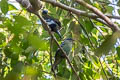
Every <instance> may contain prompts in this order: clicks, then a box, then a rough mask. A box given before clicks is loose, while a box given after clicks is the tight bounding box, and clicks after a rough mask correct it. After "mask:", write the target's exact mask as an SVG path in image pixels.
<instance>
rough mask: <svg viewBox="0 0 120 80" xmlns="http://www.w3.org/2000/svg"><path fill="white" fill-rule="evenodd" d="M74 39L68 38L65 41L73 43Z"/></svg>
mask: <svg viewBox="0 0 120 80" xmlns="http://www.w3.org/2000/svg"><path fill="white" fill-rule="evenodd" d="M73 41H74V40H73V39H72V38H67V39H65V40H64V43H65V44H73Z"/></svg>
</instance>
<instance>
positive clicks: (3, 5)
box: [0, 0, 8, 14]
mask: <svg viewBox="0 0 120 80" xmlns="http://www.w3.org/2000/svg"><path fill="white" fill-rule="evenodd" d="M0 7H1V10H2V12H3V13H4V14H6V13H7V12H8V2H7V0H1V3H0Z"/></svg>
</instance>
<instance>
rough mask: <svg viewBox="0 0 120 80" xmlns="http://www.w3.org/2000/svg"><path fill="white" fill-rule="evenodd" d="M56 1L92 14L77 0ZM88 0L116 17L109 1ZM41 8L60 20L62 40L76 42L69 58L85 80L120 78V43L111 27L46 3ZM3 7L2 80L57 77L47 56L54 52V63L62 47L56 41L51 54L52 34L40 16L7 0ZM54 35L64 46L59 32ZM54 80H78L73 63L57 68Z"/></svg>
mask: <svg viewBox="0 0 120 80" xmlns="http://www.w3.org/2000/svg"><path fill="white" fill-rule="evenodd" d="M57 1H59V2H61V3H63V4H65V5H69V6H71V7H74V8H76V9H80V10H84V11H87V12H88V13H89V12H90V11H89V10H88V9H86V8H85V7H83V6H81V5H79V4H77V3H76V2H75V1H74V0H57ZM85 1H86V2H88V3H89V4H91V5H92V6H94V7H96V8H98V9H99V10H100V11H101V12H103V13H104V14H108V13H109V14H112V11H113V9H114V7H113V6H110V4H112V3H110V1H108V0H85ZM119 3H120V1H118V4H115V5H114V6H117V5H119ZM43 6H44V7H45V9H47V10H48V11H49V15H51V16H53V17H55V18H57V19H59V20H60V21H61V23H62V27H63V28H62V29H61V33H62V35H63V38H64V39H65V38H67V37H72V38H73V39H74V40H75V43H74V47H73V49H72V53H71V54H70V55H69V56H68V57H69V59H70V61H71V64H72V65H73V66H74V68H75V70H76V71H77V73H78V74H79V76H80V78H81V80H97V79H98V80H99V79H103V80H107V79H109V80H119V79H120V66H119V64H120V45H117V44H116V45H115V43H116V41H117V38H118V37H116V36H118V35H119V34H118V33H115V34H113V35H112V31H111V29H109V28H108V27H107V26H106V25H104V24H102V23H100V22H99V21H96V20H94V19H91V18H88V17H84V16H76V15H74V14H71V13H70V12H68V11H65V10H64V9H60V8H58V7H55V6H53V5H51V4H48V3H43ZM0 8H1V12H0V22H1V24H0V80H53V79H55V78H54V74H53V73H52V72H51V64H50V55H49V53H50V52H52V56H53V57H52V60H53V61H54V55H55V52H56V50H57V48H58V47H57V45H56V43H55V42H53V45H52V51H51V50H50V49H51V47H50V35H49V34H48V32H47V31H45V30H44V29H43V27H42V25H41V22H40V21H39V18H37V16H35V15H33V14H30V13H28V12H27V11H26V10H25V9H24V8H22V7H21V8H22V10H20V9H17V8H16V7H15V5H13V4H10V3H9V1H7V0H1V2H0ZM118 11H119V10H118ZM40 12H41V11H40ZM116 24H118V25H120V24H119V23H117V22H116ZM55 37H56V38H57V40H58V42H59V43H61V40H60V39H59V37H58V36H57V35H56V34H55ZM96 55H97V56H99V58H98V57H96ZM56 79H57V80H77V77H76V75H75V74H74V72H73V71H72V69H71V68H70V66H69V64H68V63H67V62H66V61H63V62H62V63H61V64H60V65H59V67H58V73H57V78H56Z"/></svg>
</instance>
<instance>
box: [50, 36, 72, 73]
mask: <svg viewBox="0 0 120 80" xmlns="http://www.w3.org/2000/svg"><path fill="white" fill-rule="evenodd" d="M72 44H73V40H72V39H71V38H67V39H65V40H64V42H62V44H61V47H62V48H63V50H64V51H65V52H66V55H68V54H69V53H70V51H71V49H72ZM64 58H65V55H64V54H63V53H62V51H61V50H60V49H58V50H57V51H56V54H55V61H54V64H53V66H52V71H54V70H55V69H56V68H57V65H58V64H59V63H60V62H61V61H62V60H63V59H64Z"/></svg>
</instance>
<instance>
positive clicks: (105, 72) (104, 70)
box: [99, 58, 109, 80]
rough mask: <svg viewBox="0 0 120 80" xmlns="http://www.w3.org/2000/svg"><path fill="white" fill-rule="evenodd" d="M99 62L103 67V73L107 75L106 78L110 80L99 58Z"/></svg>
mask: <svg viewBox="0 0 120 80" xmlns="http://www.w3.org/2000/svg"><path fill="white" fill-rule="evenodd" d="M99 62H100V64H101V67H102V69H103V72H104V74H105V76H106V79H107V80H109V79H108V76H107V74H106V72H105V70H104V68H103V65H102V63H101V60H100V58H99Z"/></svg>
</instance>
